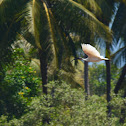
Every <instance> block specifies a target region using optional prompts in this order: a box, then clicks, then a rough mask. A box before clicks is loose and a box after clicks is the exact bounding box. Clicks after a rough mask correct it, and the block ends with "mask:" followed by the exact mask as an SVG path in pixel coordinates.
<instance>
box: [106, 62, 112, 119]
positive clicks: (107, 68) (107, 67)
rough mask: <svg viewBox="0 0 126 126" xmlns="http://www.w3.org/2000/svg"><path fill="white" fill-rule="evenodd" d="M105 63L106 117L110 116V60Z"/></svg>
mask: <svg viewBox="0 0 126 126" xmlns="http://www.w3.org/2000/svg"><path fill="white" fill-rule="evenodd" d="M105 63H106V81H107V102H108V106H107V109H108V110H107V113H108V117H111V107H110V106H109V102H110V100H111V96H110V92H111V72H110V68H111V65H110V61H109V60H108V61H105Z"/></svg>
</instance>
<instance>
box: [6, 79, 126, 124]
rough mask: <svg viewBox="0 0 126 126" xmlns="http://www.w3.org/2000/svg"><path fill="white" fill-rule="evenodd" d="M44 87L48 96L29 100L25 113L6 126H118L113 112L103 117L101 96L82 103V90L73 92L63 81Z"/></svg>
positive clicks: (103, 108) (102, 99) (117, 120)
mask: <svg viewBox="0 0 126 126" xmlns="http://www.w3.org/2000/svg"><path fill="white" fill-rule="evenodd" d="M47 86H48V89H49V90H48V92H49V94H48V95H47V96H46V95H44V94H43V95H42V96H41V97H39V98H33V100H32V103H31V104H30V105H29V107H28V109H27V111H28V113H26V114H25V115H23V116H22V117H21V118H20V119H14V120H11V121H10V122H9V123H8V126H47V125H48V126H108V125H112V126H121V124H119V117H117V116H116V115H114V113H113V115H112V117H111V118H109V119H108V118H107V114H106V111H107V108H106V106H107V102H106V100H105V98H104V97H99V96H97V95H93V96H91V97H89V98H88V100H85V97H84V96H85V95H84V93H83V90H82V89H73V88H71V87H70V86H69V85H68V84H66V83H65V82H63V81H61V82H59V81H55V82H53V81H52V82H50V83H49V84H48V85H47ZM119 99H121V98H119ZM119 99H115V100H114V101H112V102H113V103H112V104H114V103H117V101H118V100H119ZM121 105H122V104H121ZM116 111H117V110H116ZM118 111H120V109H119V110H118ZM47 122H49V123H47ZM124 125H125V124H124Z"/></svg>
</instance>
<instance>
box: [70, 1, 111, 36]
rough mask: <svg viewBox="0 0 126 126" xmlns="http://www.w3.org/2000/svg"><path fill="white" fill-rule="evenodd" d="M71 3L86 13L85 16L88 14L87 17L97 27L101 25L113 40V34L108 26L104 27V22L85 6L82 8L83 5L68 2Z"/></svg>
mask: <svg viewBox="0 0 126 126" xmlns="http://www.w3.org/2000/svg"><path fill="white" fill-rule="evenodd" d="M68 1H69V2H70V3H72V5H74V6H76V7H77V8H79V9H80V10H82V11H83V12H84V14H86V15H87V16H89V17H90V18H91V19H92V20H93V21H94V22H95V23H96V24H97V25H99V26H100V27H102V29H103V30H104V31H105V32H106V34H108V35H109V36H110V38H111V32H110V29H109V27H107V26H106V25H104V24H103V23H102V22H100V21H99V20H98V19H97V18H96V17H95V15H94V14H93V13H91V12H90V11H89V10H87V9H86V8H85V7H84V6H82V5H81V4H79V3H77V2H75V1H73V0H68Z"/></svg>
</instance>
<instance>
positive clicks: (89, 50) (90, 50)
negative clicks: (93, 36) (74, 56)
mask: <svg viewBox="0 0 126 126" xmlns="http://www.w3.org/2000/svg"><path fill="white" fill-rule="evenodd" d="M81 46H82V50H83V51H84V53H85V54H86V55H88V57H92V58H93V57H96V58H99V57H101V56H100V53H99V52H98V51H97V50H96V48H95V47H93V46H91V45H90V44H81Z"/></svg>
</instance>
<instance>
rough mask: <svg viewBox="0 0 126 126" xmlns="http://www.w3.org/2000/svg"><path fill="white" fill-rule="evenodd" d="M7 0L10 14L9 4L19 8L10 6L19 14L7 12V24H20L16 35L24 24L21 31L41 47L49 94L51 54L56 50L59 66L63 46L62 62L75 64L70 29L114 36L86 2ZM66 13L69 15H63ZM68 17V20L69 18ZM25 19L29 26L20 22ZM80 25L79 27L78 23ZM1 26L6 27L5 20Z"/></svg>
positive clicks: (5, 18)
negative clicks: (84, 4) (48, 75)
mask: <svg viewBox="0 0 126 126" xmlns="http://www.w3.org/2000/svg"><path fill="white" fill-rule="evenodd" d="M7 2H8V9H7V10H6V13H8V15H10V13H9V10H10V8H13V6H15V7H17V8H16V9H17V10H18V11H17V10H15V9H14V8H13V9H12V10H11V11H12V12H11V13H12V14H13V15H16V14H17V13H18V15H17V16H16V18H14V20H12V19H11V18H7V17H6V16H5V17H4V18H3V20H6V21H10V24H8V25H9V26H10V28H13V27H12V26H13V24H17V25H18V26H20V27H16V29H14V30H13V31H15V32H14V33H13V35H14V36H16V32H17V31H18V30H20V28H22V29H21V31H22V34H23V35H26V36H27V38H30V37H31V38H34V39H33V40H32V41H30V42H31V43H32V44H33V45H34V46H36V47H37V49H38V51H39V58H40V64H41V75H42V82H43V92H44V93H45V94H47V88H46V86H45V85H46V84H47V66H48V61H49V57H51V54H53V57H54V58H55V64H56V66H57V68H60V67H61V65H60V64H61V59H62V54H63V49H64V50H65V51H64V52H65V53H64V56H63V57H64V58H65V60H64V62H63V63H67V64H68V65H70V66H72V65H71V63H70V60H69V59H70V56H71V55H74V56H76V53H75V47H74V46H73V45H74V43H73V41H71V38H70V33H76V35H80V37H83V39H84V35H85V32H86V31H87V29H89V31H90V32H91V33H93V35H94V30H95V32H96V36H99V38H100V37H101V36H102V38H106V34H105V33H107V35H108V36H107V38H108V39H110V38H111V34H110V32H109V29H108V27H106V26H105V25H104V24H103V23H101V22H100V21H99V20H98V19H97V18H96V17H95V15H94V14H93V13H91V12H90V11H89V10H88V9H86V8H85V6H83V5H81V4H79V3H77V2H75V1H72V0H64V1H55V0H54V1H50V2H49V1H47V0H41V1H40V0H33V1H27V2H24V1H22V3H20V8H18V3H16V1H12V0H7ZM13 2H14V4H13ZM5 3H6V1H4V0H3V1H2V3H1V5H2V7H3V10H5V8H6V7H5V6H4V4H5ZM52 5H53V6H52ZM21 7H22V8H21ZM24 7H25V9H24ZM23 9H24V10H23ZM22 10H23V11H22ZM63 10H64V11H63ZM73 10H74V11H73ZM2 12H3V11H1V15H0V16H1V17H3V16H2ZM19 12H20V13H19ZM64 15H66V16H65V17H64ZM11 16H12V15H11ZM68 17H69V20H66V19H67V18H68ZM1 19H2V18H1ZM10 19H11V20H10ZM73 20H74V22H73ZM15 21H17V22H15ZM22 22H26V23H25V24H27V26H29V27H26V28H29V29H25V28H24V27H22V25H20V24H21V23H22ZM84 22H85V23H84ZM78 24H79V25H78ZM87 24H90V25H87ZM77 25H78V26H79V27H75V26H77ZM25 26H26V25H25ZM1 27H3V25H2V23H1ZM5 27H6V25H5ZM10 28H9V30H6V31H8V32H7V34H6V35H7V36H6V38H8V36H10V34H12V33H11V32H10ZM14 28H15V27H14ZM82 29H83V30H82ZM24 31H25V32H24ZM82 31H83V32H82ZM99 31H100V32H99ZM2 33H5V32H2ZM3 36H4V35H3ZM4 38H5V37H4ZM10 40H11V41H9V42H10V44H11V43H13V41H12V37H10ZM13 40H14V39H13ZM68 40H69V41H68ZM10 44H9V45H8V44H7V47H8V46H10ZM69 52H70V53H69ZM68 54H69V55H68ZM67 57H68V58H67ZM62 68H63V66H62ZM69 70H71V71H72V69H70V68H69Z"/></svg>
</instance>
